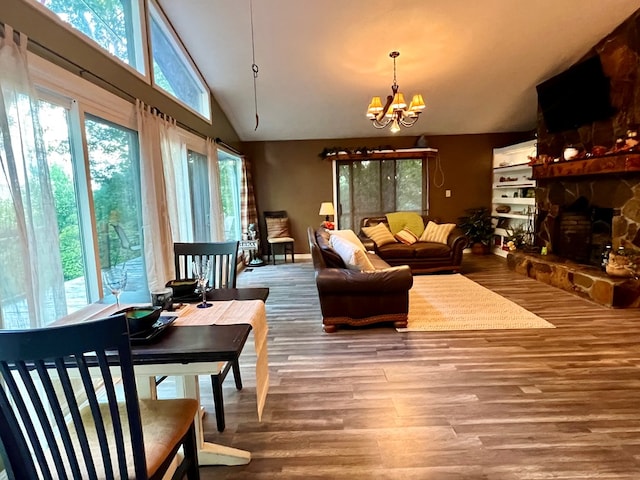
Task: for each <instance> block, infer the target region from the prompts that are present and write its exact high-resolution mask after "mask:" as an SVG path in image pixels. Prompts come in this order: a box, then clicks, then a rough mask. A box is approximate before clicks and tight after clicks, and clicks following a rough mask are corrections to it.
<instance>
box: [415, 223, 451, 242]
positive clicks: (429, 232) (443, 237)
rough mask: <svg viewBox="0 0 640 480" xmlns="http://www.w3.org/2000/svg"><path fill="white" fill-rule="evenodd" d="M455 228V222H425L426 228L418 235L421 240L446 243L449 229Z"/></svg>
mask: <svg viewBox="0 0 640 480" xmlns="http://www.w3.org/2000/svg"><path fill="white" fill-rule="evenodd" d="M454 228H456V224H455V223H441V224H438V223H436V222H429V223H427V228H425V229H424V232H422V235H421V236H420V241H421V242H435V243H444V244H445V245H446V243H447V237H448V236H449V234H450V233H451V230H453V229H454Z"/></svg>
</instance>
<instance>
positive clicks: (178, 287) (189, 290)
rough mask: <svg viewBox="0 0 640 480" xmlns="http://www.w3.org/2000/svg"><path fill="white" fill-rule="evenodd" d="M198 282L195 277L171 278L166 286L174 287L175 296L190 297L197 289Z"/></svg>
mask: <svg viewBox="0 0 640 480" xmlns="http://www.w3.org/2000/svg"><path fill="white" fill-rule="evenodd" d="M197 285H198V282H197V281H196V280H195V279H194V278H184V279H181V280H170V281H168V282H167V284H166V285H165V287H171V288H172V289H173V298H179V297H189V296H192V295H193V294H194V293H195V291H196V286H197Z"/></svg>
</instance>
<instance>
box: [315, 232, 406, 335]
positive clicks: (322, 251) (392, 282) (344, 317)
mask: <svg viewBox="0 0 640 480" xmlns="http://www.w3.org/2000/svg"><path fill="white" fill-rule="evenodd" d="M307 235H308V237H309V248H310V250H311V257H312V258H313V266H314V268H315V271H316V274H315V275H316V286H317V288H318V296H319V298H320V308H321V310H322V324H323V326H324V331H325V332H327V333H332V332H335V331H336V330H337V328H338V326H339V325H350V326H362V325H370V324H374V323H380V322H393V324H394V326H395V327H396V328H402V327H406V326H407V315H408V313H409V289H410V288H411V286H412V285H413V277H412V276H411V270H410V269H409V267H407V266H406V265H404V266H398V267H390V266H389V265H388V264H387V263H386V262H385V261H384V260H382V259H380V258H379V257H378V256H377V255H375V254H373V253H368V254H367V255H368V257H369V260H370V261H371V263H372V264H373V266H374V267H375V270H373V271H364V272H361V271H357V270H351V269H348V268H346V266H345V263H344V262H343V260H342V258H341V257H340V256H339V255H338V254H337V253H336V252H335V251H334V250H333V249H332V248H331V246H330V244H329V236H330V234H329V232H327V231H326V230H325V229H324V228H318V229H317V230H314V229H313V228H312V227H309V228H308V229H307Z"/></svg>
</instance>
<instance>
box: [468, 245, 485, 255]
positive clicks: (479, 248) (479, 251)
mask: <svg viewBox="0 0 640 480" xmlns="http://www.w3.org/2000/svg"><path fill="white" fill-rule="evenodd" d="M471 253H473V254H475V255H486V254H487V253H489V245H485V244H484V243H480V242H476V243H474V244H473V245H471Z"/></svg>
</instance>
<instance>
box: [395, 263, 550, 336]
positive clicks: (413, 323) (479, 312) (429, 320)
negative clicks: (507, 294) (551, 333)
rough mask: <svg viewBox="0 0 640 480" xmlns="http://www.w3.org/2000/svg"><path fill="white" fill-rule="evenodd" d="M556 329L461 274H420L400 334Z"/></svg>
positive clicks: (414, 278) (415, 280) (415, 278)
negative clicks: (445, 331)
mask: <svg viewBox="0 0 640 480" xmlns="http://www.w3.org/2000/svg"><path fill="white" fill-rule="evenodd" d="M518 328H555V327H554V326H553V325H552V324H551V323H549V322H547V321H546V320H544V319H542V318H540V317H538V316H537V315H534V314H533V313H531V312H529V311H528V310H525V309H524V308H522V307H521V306H519V305H517V304H515V303H513V302H512V301H510V300H507V299H506V298H504V297H501V296H500V295H498V294H497V293H494V292H492V291H491V290H489V289H486V288H484V287H483V286H482V285H479V284H477V283H476V282H474V281H473V280H469V279H468V278H466V277H464V276H462V275H460V274H453V275H416V276H414V277H413V287H412V288H411V290H410V291H409V324H408V326H407V328H399V329H397V330H398V331H399V332H413V331H416V332H423V331H424V332H426V331H438V330H488V329H518Z"/></svg>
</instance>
